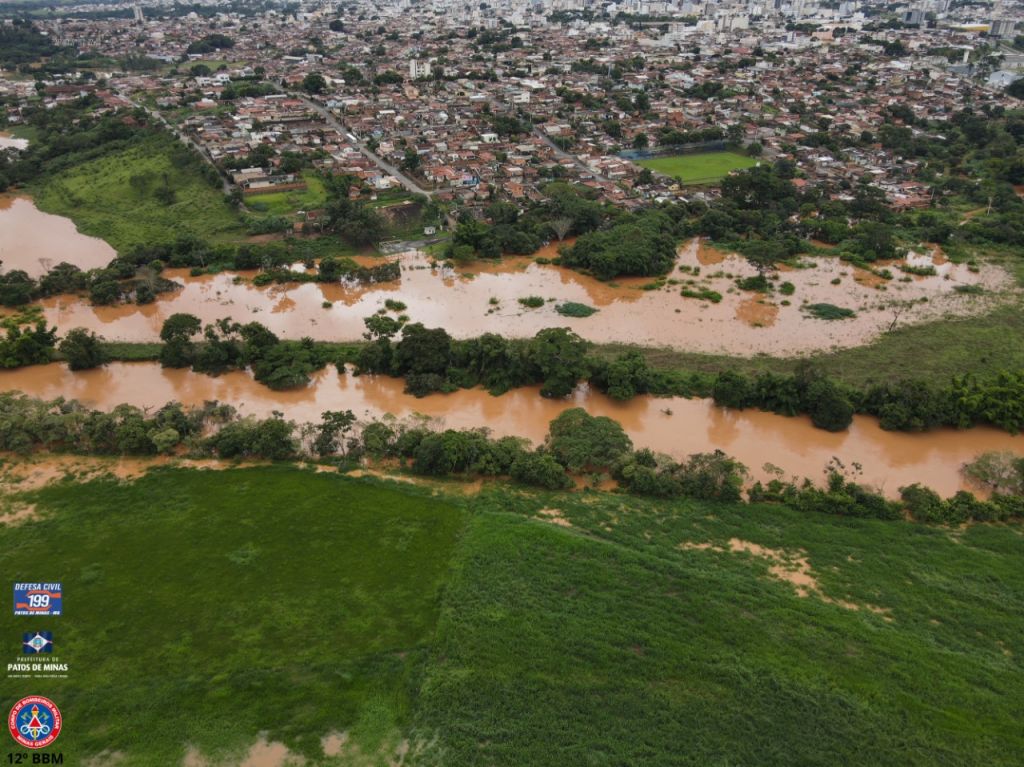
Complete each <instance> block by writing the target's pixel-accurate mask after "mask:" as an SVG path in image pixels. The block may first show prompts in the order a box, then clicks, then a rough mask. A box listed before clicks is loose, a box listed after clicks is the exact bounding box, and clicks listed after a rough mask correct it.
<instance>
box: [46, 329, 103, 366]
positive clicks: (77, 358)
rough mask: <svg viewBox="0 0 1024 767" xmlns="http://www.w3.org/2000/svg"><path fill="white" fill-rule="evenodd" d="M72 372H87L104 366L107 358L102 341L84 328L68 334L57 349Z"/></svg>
mask: <svg viewBox="0 0 1024 767" xmlns="http://www.w3.org/2000/svg"><path fill="white" fill-rule="evenodd" d="M57 349H58V350H59V351H60V353H61V354H63V355H64V358H65V359H66V360H67V361H68V367H69V368H71V369H72V370H89V369H91V368H98V367H100V366H101V365H104V364H106V362H107V359H108V356H107V353H106V350H105V349H104V348H103V339H102V338H100V337H99V336H97V335H96V334H95V333H92V332H90V331H88V330H86V329H85V328H75V329H74V330H71V331H70V332H68V334H67V335H66V336H64V338H63V340H61V342H60V345H59V346H58V347H57Z"/></svg>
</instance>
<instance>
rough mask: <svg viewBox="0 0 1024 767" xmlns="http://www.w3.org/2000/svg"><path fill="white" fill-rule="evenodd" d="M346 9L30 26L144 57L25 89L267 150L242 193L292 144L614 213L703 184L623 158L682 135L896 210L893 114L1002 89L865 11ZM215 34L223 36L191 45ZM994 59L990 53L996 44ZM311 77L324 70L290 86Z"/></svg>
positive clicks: (322, 159)
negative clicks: (603, 14)
mask: <svg viewBox="0 0 1024 767" xmlns="http://www.w3.org/2000/svg"><path fill="white" fill-rule="evenodd" d="M844 5H850V6H851V8H852V4H844ZM776 7H778V4H777V5H776ZM346 9H347V10H346V11H345V12H344V13H341V14H340V15H339V12H338V11H337V10H335V7H334V6H333V5H324V6H315V7H312V8H311V9H309V10H307V11H304V12H302V13H298V14H294V15H290V16H289V15H285V14H282V13H278V12H273V11H271V12H268V13H264V14H262V15H259V16H250V17H239V16H236V15H234V14H232V13H224V14H219V15H217V16H215V17H213V19H209V18H206V17H200V16H195V15H190V16H185V17H176V18H173V19H159V18H155V19H149V20H142V21H140V20H139V19H137V18H136V19H131V20H129V19H108V20H104V21H102V22H99V21H91V20H84V19H83V20H70V21H69V20H62V21H53V22H47V25H48V30H49V32H50V33H51V34H53V35H54V36H55V37H57V38H59V40H60V41H61V42H62V43H65V44H73V45H75V46H77V47H78V48H79V49H81V50H89V51H93V52H96V53H98V54H102V55H103V56H106V57H108V58H116V57H117V56H119V55H124V56H128V55H133V56H139V55H142V56H144V57H146V58H147V59H149V60H152V61H157V62H164V64H163V65H162V66H160V67H158V68H156V69H154V70H152V71H145V72H129V73H124V72H116V71H112V72H110V73H102V76H101V80H100V82H102V83H103V85H104V87H103V88H98V86H97V85H96V84H95V81H91V82H89V83H87V84H83V82H82V81H81V79H75V73H69V75H68V77H67V79H66V80H64V81H62V80H61V79H60V78H55V79H54V81H53V82H49V83H47V85H46V88H45V90H44V91H43V93H42V96H43V98H45V99H52V100H54V101H59V100H60V99H61V98H69V97H73V96H74V95H75V94H76V93H78V92H79V91H81V90H82V89H83V88H90V89H95V90H97V92H100V93H102V94H104V97H105V98H109V99H118V98H122V96H120V95H118V94H123V97H124V98H128V97H130V98H131V99H132V100H133V101H143V102H145V103H149V104H152V105H153V106H154V108H156V109H159V110H160V111H161V113H162V114H166V115H169V116H170V119H171V120H172V122H175V123H176V125H177V127H178V128H179V129H180V130H181V131H183V132H185V133H187V134H188V136H189V137H191V138H192V139H193V140H195V141H196V142H197V143H199V144H200V145H202V146H203V147H204V148H205V149H206V150H207V152H208V154H209V156H210V157H211V158H212V159H213V160H214V161H215V162H218V163H221V164H222V165H224V166H225V167H228V168H234V169H238V168H243V167H244V166H246V164H247V163H246V160H247V158H249V157H250V156H253V155H254V153H255V155H256V156H259V157H261V158H264V159H265V161H264V162H261V164H260V166H259V167H258V168H257V169H256V170H254V169H253V168H251V167H249V168H246V169H245V170H240V171H239V172H238V173H236V175H235V183H236V184H237V185H238V186H239V187H240V188H241V189H242V190H243V191H244V193H246V194H258V193H261V192H265V191H269V190H274V189H295V188H299V187H298V186H297V185H301V184H302V183H303V181H302V178H301V176H299V175H296V172H295V170H294V169H289V163H288V161H287V160H286V158H289V157H290V158H294V157H296V156H298V157H304V158H305V163H304V164H305V165H306V166H308V167H314V168H317V169H319V170H324V171H327V172H330V173H346V174H351V175H354V176H357V177H358V178H360V179H361V180H362V181H363V182H364V183H365V184H366V185H367V186H369V187H371V188H373V189H377V190H385V189H388V188H391V187H397V186H401V185H407V186H408V185H410V184H414V185H415V186H416V187H417V188H422V189H426V190H429V192H430V193H431V194H432V195H433V196H435V197H436V198H437V199H439V200H442V201H444V200H447V201H452V202H454V203H458V204H461V205H474V204H483V203H485V202H487V201H489V200H493V199H495V198H504V199H509V200H512V201H519V202H527V201H530V200H538V199H542V198H543V195H544V187H545V185H546V184H547V183H548V182H549V181H551V180H552V179H564V180H568V181H572V182H575V183H579V184H584V185H586V186H589V187H591V188H592V189H594V190H595V192H596V193H597V194H598V195H600V196H601V197H603V198H604V199H606V200H608V201H610V202H614V203H616V204H619V205H623V206H627V207H631V206H636V205H641V204H644V203H645V202H647V201H649V200H651V199H666V198H672V197H693V196H695V195H696V196H702V195H709V194H712V195H713V194H714V189H713V188H709V189H702V190H699V191H696V190H695V189H694V188H693V187H686V186H682V185H680V184H678V183H677V181H676V180H675V179H672V178H668V177H665V176H661V175H659V174H650V173H649V172H648V173H645V172H643V170H642V168H641V167H640V166H639V165H637V164H636V163H634V162H633V161H632V160H634V159H636V157H637V155H638V154H643V153H650V152H658V151H673V147H672V146H670V144H675V143H677V142H678V141H680V140H682V139H685V140H687V141H688V142H691V143H693V144H694V146H697V147H700V146H704V145H706V146H708V147H713V148H716V149H717V148H722V147H723V146H729V147H730V148H732V149H734V150H735V151H740V152H748V153H750V154H758V155H763V156H764V157H765V158H766V159H767V160H769V161H774V160H778V159H787V160H790V161H792V162H793V163H795V165H796V166H797V169H798V176H799V180H800V183H801V184H805V185H806V184H810V185H814V184H828V185H829V186H830V187H832V188H834V187H835V186H837V185H839V186H843V185H844V184H845V185H849V184H853V183H858V182H860V180H861V179H863V178H865V177H866V178H869V179H871V181H872V183H874V184H875V185H877V186H878V187H879V188H880V189H882V190H883V192H884V193H885V194H886V196H887V198H888V199H889V201H890V203H891V204H893V205H894V206H897V207H914V206H920V205H927V204H928V203H929V197H928V190H927V187H926V186H925V185H924V184H922V183H921V182H919V181H917V180H916V175H917V170H918V164H917V162H916V161H915V160H914V159H913V158H908V157H901V156H900V155H899V153H898V148H894V147H892V146H886V145H885V143H884V142H883V141H882V140H881V137H880V136H879V131H880V128H881V126H882V125H883V124H884V123H886V122H890V123H891V122H894V121H895V123H896V124H897V125H901V126H904V125H905V126H906V127H908V128H909V129H910V130H911V132H912V134H919V133H920V130H921V128H920V123H919V121H920V120H922V119H927V120H929V121H931V122H932V123H935V122H938V123H940V124H941V123H942V122H943V121H947V120H950V119H952V117H953V116H954V115H955V114H957V113H958V112H959V111H961V110H963V109H964V108H965V107H967V106H970V107H971V108H973V109H975V110H977V109H980V108H983V107H984V106H985V105H986V104H991V105H996V104H1004V105H1005V104H1009V103H1011V102H1014V99H1012V98H1010V97H1009V96H1007V95H1006V94H1005V93H1004V92H1003V91H1002V90H1001V88H1000V87H997V86H994V85H990V84H988V83H987V82H986V80H985V79H984V78H982V79H980V80H979V79H978V77H977V74H978V71H977V67H978V66H981V65H983V64H985V62H986V61H987V59H986V58H985V56H987V55H988V50H989V49H988V48H986V45H987V43H986V42H985V40H984V39H982V38H980V37H979V31H978V29H974V28H970V27H969V26H965V25H962V24H960V25H943V26H938V27H931V28H929V27H928V26H926V25H923V24H919V25H917V26H904V27H903V28H882V29H879V28H878V27H877V25H876V26H871V23H870V22H871V20H870V19H868V18H865V17H864V16H863V14H860V13H857V12H854V13H848V14H847V16H846V17H843V18H842V19H840V18H838V13H837V12H835V11H829V12H828V13H827V14H826V15H825V16H823V17H822V19H820V20H819V22H820V23H815V18H814V17H813V16H812V17H809V18H808V14H807V13H806V12H804V13H803V17H802V18H799V21H800V23H799V24H796V23H794V18H793V17H792V15H791V16H790V18H788V19H779V18H768V17H766V18H765V19H763V20H762V23H761V24H760V25H759V26H757V27H754V26H751V25H750V24H741V23H734V22H730V23H729V24H726V25H723V24H721V23H718V21H715V23H714V24H711V25H710V26H709V24H708V23H706V19H705V20H704V21H701V20H698V21H696V22H693V20H692V19H691V20H677V19H676V20H674V19H672V18H671V14H666V15H664V16H662V17H659V18H660V20H661V21H663V22H664V23H654V22H650V23H615V22H614V21H609V20H607V19H602V20H594V19H593V18H588V17H587V16H586V15H585V14H578V15H576V16H574V15H572V14H569V15H567V16H566V15H563V16H562V17H559V18H558V19H557V20H556V19H555V17H553V16H550V15H549V14H550V13H551V12H552V10H553V9H552V8H547V9H546V10H545V12H544V13H538V12H536V9H533V10H531V9H529V8H527V9H526V11H524V12H523V13H518V14H514V15H513V18H515V21H514V22H510V21H508V20H507V19H506V18H502V17H500V15H499V14H497V13H488V12H487V11H486V9H481V8H474V9H473V11H472V13H471V15H470V16H471V21H472V23H473V25H472V26H467V20H466V18H464V17H462V16H460V13H459V11H458V8H457V7H455V6H453V7H452V8H449V9H448V10H449V11H450V12H449V13H437V12H432V13H426V12H424V13H419V12H413V11H412V10H411V9H409V8H404V7H403V5H402V3H398V4H396V5H394V6H389V7H388V8H380V7H377V6H370V5H367V4H362V3H355V4H351V5H347V6H346ZM847 10H849V9H847ZM698 11H699V8H698ZM823 13H824V11H823ZM719 17H720V13H719V16H716V17H714V18H715V19H719V20H720V18H719ZM477 25H479V26H477ZM891 26H892V25H890V27H891ZM214 32H216V33H217V34H221V35H227V36H229V37H230V38H231V42H232V45H231V47H230V48H226V49H224V50H219V51H213V52H209V51H207V52H204V53H200V54H196V53H189V50H190V46H193V48H194V44H195V43H196V42H197V41H202V40H203V39H205V38H206V37H207V36H209V35H210V34H212V33H214ZM972 56H973V57H974V58H973V59H972ZM1020 58H1021V61H1017V60H1016V59H1013V57H1012V55H1011V56H1010V59H1011V60H1010V61H1009V64H1011V65H1016V66H1019V65H1021V64H1024V56H1022V57H1020ZM969 61H970V62H973V63H970V65H969V66H966V67H965V62H969ZM1000 61H1001V62H1002V65H1003V66H1007V54H1006V52H1005V51H1004V52H1003V58H1002V59H1000ZM199 64H202V65H203V66H201V67H198V68H197V65H199ZM311 75H318V76H320V77H322V81H321V82H322V84H321V85H318V86H317V87H315V88H313V87H309V82H310V81H309V78H310V76H311ZM254 82H256V83H265V84H267V85H268V87H267V88H266V89H265V90H266V92H265V93H264V94H263V95H258V96H242V97H231V98H229V97H228V94H230V93H231V92H232V91H234V90H237V89H238V86H239V84H240V83H247V84H251V83H254ZM0 87H2V88H5V89H8V92H10V89H12V88H13V89H14V90H15V92H18V93H19V94H20V95H22V96H24V97H25V98H30V97H31V98H37V97H38V95H39V94H38V93H37V92H36V91H35V90H33V91H32V92H31V93H29V92H27V91H25V90H24V85H23V84H18V83H13V84H12V83H4V84H2V86H0ZM19 89H21V90H20V91H19ZM76 89H77V90H76ZM311 100H312V102H315V103H311ZM315 107H320V108H322V109H325V110H327V112H328V113H329V114H330V115H331V116H333V117H334V118H336V120H328V119H325V117H324V116H323V113H322V112H321V111H320V110H319V109H317V108H315ZM894 115H895V117H894ZM15 119H16V114H15ZM261 147H262V148H261ZM371 152H372V153H373V154H375V155H376V158H374V157H373V154H370V153H371ZM387 168H391V169H392V170H394V171H395V172H391V171H389V170H387ZM395 169H401V170H400V171H397V170H395Z"/></svg>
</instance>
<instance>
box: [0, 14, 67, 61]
mask: <svg viewBox="0 0 1024 767" xmlns="http://www.w3.org/2000/svg"><path fill="white" fill-rule="evenodd" d="M66 51H67V49H65V48H61V47H59V46H57V45H55V44H54V42H53V40H52V39H51V38H49V37H47V36H46V35H44V34H42V33H41V32H40V31H39V30H38V29H36V27H35V25H34V24H33V23H32V22H30V21H28V20H23V19H12V21H11V23H10V24H0V67H2V68H3V69H16V68H17V67H18V66H19V65H21V64H29V63H31V62H33V61H37V60H39V59H41V58H48V57H51V56H55V55H57V54H58V53H63V52H66Z"/></svg>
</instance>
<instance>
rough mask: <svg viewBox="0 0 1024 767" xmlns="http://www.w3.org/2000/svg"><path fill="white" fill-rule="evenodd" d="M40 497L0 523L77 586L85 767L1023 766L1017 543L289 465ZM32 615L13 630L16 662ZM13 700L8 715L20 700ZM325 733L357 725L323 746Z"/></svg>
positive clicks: (60, 684) (64, 634) (1022, 609)
mask: <svg viewBox="0 0 1024 767" xmlns="http://www.w3.org/2000/svg"><path fill="white" fill-rule="evenodd" d="M29 500H31V501H33V502H34V503H35V504H36V508H37V511H38V513H39V514H40V517H39V518H37V519H35V520H32V521H29V522H25V523H23V524H22V525H20V526H17V527H13V528H2V527H0V570H2V571H3V572H5V573H8V574H10V575H11V577H12V578H18V579H22V578H25V579H28V578H31V579H51V578H53V579H56V578H57V577H58V576H59V577H60V578H61V579H62V580H63V583H64V593H65V608H66V612H65V615H64V616H62V617H61V618H60V619H59V620H58V619H54V625H53V626H52V628H54V629H55V631H56V641H57V642H58V643H59V644H58V647H59V651H60V654H61V657H63V658H65V659H66V660H67V661H68V662H69V663H70V664H71V670H70V672H69V673H70V678H69V679H68V680H66V681H59V680H54V681H48V680H43V681H39V682H37V683H34V684H32V685H30V686H31V688H32V689H31V692H32V693H36V694H43V695H48V696H49V697H52V698H53V699H54V700H55V701H56V702H57V703H58V705H60V706H61V707H62V711H63V714H64V717H65V732H64V734H63V735H62V736H61V741H60V742H61V750H62V751H63V752H64V753H65V755H66V756H65V759H66V760H68V759H70V763H72V764H78V763H81V762H82V761H83V760H84V759H85V758H87V757H89V756H92V755H95V754H97V753H100V752H101V751H103V750H107V751H108V752H110V751H119V752H121V753H122V754H123V756H124V758H123V760H122V761H120V762H118V764H119V765H129V766H130V765H143V766H144V767H148V765H169V764H178V763H179V761H177V760H180V759H181V757H182V756H183V755H184V753H185V744H186V743H191V744H193V745H196V746H199V747H200V748H201V749H202V750H203V751H204V753H212V754H214V755H216V756H218V757H222V758H227V757H230V756H231V755H234V757H233V761H232V760H231V758H228V759H227V761H225V762H221V763H224V764H237V763H238V755H239V754H241V753H242V752H243V751H244V749H245V746H246V745H247V744H251V743H253V742H255V741H256V739H257V737H258V735H259V733H261V732H265V733H266V734H267V737H268V738H269V739H270V740H278V741H283V742H284V743H286V744H288V746H289V747H290V748H291V749H292V750H293V751H295V752H298V753H301V754H302V755H304V756H305V757H306V759H307V762H306V763H307V764H388V763H389V762H388V756H389V754H390V753H391V750H392V749H393V748H394V747H395V745H396V743H399V742H400V741H401V739H404V741H405V742H406V743H407V744H408V752H407V754H406V758H405V760H404V761H402V762H401V763H402V764H403V765H459V766H460V767H462V766H463V765H495V766H497V765H509V766H510V767H513V766H514V767H530V766H532V765H551V766H552V767H555V766H556V765H557V766H558V767H562V766H563V765H645V767H646V766H647V765H740V764H742V765H779V766H780V767H783V766H785V767H790V766H791V765H838V764H842V765H871V766H872V767H875V766H876V765H899V766H900V767H903V766H905V765H922V766H924V765H928V766H929V767H930V766H931V765H936V764H950V765H993V766H999V765H1007V766H1008V765H1016V764H1019V755H1020V754H1021V753H1022V752H1024V734H1022V732H1021V730H1020V727H1019V714H1020V711H1021V710H1022V706H1024V670H1022V668H1021V665H1020V660H1019V659H1020V658H1021V656H1022V653H1024V632H1022V630H1021V629H1022V627H1024V571H1022V570H1021V568H1020V566H1019V563H1020V561H1021V557H1022V556H1024V536H1022V535H1021V533H1020V529H1019V527H1016V526H1008V525H1000V526H996V525H992V526H985V525H976V526H972V527H970V528H967V529H965V530H959V531H951V530H948V529H942V528H935V527H927V526H923V525H919V524H911V523H903V522H878V521H869V520H859V519H848V518H836V517H828V516H824V515H821V516H819V515H815V514H805V515H801V514H798V513H797V512H793V511H791V510H788V509H784V508H780V507H773V506H756V505H755V506H728V505H713V504H697V503H692V502H685V501H684V502H671V503H669V502H651V501H643V500H638V499H636V498H631V497H625V496H617V495H610V494H597V493H589V492H588V493H578V494H547V493H533V492H525V491H519V490H516V489H513V488H509V487H506V486H503V485H490V486H487V487H485V488H484V490H483V491H482V492H481V493H480V494H479V495H476V496H468V497H462V496H452V497H447V496H432V495H431V491H430V489H429V488H424V487H418V486H410V485H406V484H405V483H402V484H398V483H383V482H379V481H370V480H351V479H346V478H343V477H338V476H335V475H326V474H313V473H312V472H310V471H300V470H297V469H290V468H286V467H275V468H253V469H236V470H229V471H224V472H198V471H187V470H170V469H163V470H159V471H157V472H156V473H151V474H150V475H148V476H146V477H145V478H143V479H141V480H139V481H137V482H135V483H134V484H125V483H117V482H113V481H109V480H108V481H103V480H99V481H93V482H90V483H88V484H84V485H75V484H64V485H57V486H51V487H50V488H48V489H44V490H43V491H37V492H35V493H33V494H30V497H29ZM552 515H554V516H557V517H559V518H560V520H559V521H560V522H561V524H558V525H556V524H552V523H551V521H550V519H551V517H552ZM731 539H739V540H742V541H746V542H750V543H752V544H758V545H761V546H764V547H769V548H771V549H774V550H778V551H785V552H789V553H790V554H791V555H794V556H805V557H806V561H807V563H808V565H809V568H810V577H812V578H814V579H816V582H817V584H818V587H817V588H818V590H817V591H815V592H814V593H812V594H811V595H810V596H806V597H801V596H798V595H797V593H796V591H795V590H794V586H793V585H792V584H790V583H788V582H786V581H784V580H782V579H780V578H778V577H774V576H773V575H772V573H771V571H770V569H769V568H770V566H771V562H770V561H769V560H768V559H765V558H764V557H761V556H756V555H752V554H749V553H732V552H731V551H729V550H728V549H729V542H730V540H731ZM685 543H689V544H691V545H692V544H710V545H711V548H706V549H696V548H692V547H691V548H687V547H685V546H683V545H682V544H685ZM827 599H830V600H843V601H845V602H847V603H850V604H851V605H852V606H854V607H858V608H860V609H851V608H848V607H844V606H842V605H840V604H837V603H834V602H829V601H827ZM869 605H871V606H875V607H876V608H877V609H878V610H879V611H880V612H874V611H872V610H870V609H867V606H869ZM26 621H28V619H24V618H17V619H15V618H13V617H12V616H11V615H10V614H9V613H4V617H3V618H2V620H0V626H2V629H3V634H2V635H3V636H6V637H8V641H9V646H10V648H11V650H10V652H9V655H10V656H11V657H12V659H16V647H17V644H16V642H15V640H14V637H16V636H20V635H19V634H18V632H19V631H22V630H24V624H25V623H26ZM33 623H35V621H33ZM38 623H39V627H40V628H43V626H42V623H43V621H41V620H40V621H38ZM46 628H50V626H47V627H46ZM0 689H2V693H3V694H2V696H0V698H2V700H0V704H2V705H8V704H9V701H10V700H11V699H12V698H15V697H17V696H19V695H21V694H25V693H27V692H29V690H28V689H27V688H26V685H25V683H23V682H13V681H12V680H4V681H2V682H0ZM329 731H337V732H342V731H344V732H347V733H348V735H349V744H348V745H346V747H345V750H343V752H342V754H341V755H339V756H337V757H334V758H328V757H325V756H323V755H322V753H321V752H320V750H319V739H320V737H321V736H322V735H325V734H326V733H327V732H329ZM65 763H68V762H67V761H66V762H65ZM390 763H398V762H390Z"/></svg>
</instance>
